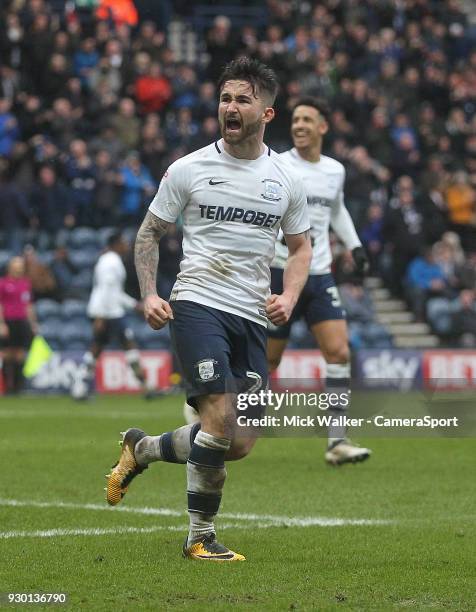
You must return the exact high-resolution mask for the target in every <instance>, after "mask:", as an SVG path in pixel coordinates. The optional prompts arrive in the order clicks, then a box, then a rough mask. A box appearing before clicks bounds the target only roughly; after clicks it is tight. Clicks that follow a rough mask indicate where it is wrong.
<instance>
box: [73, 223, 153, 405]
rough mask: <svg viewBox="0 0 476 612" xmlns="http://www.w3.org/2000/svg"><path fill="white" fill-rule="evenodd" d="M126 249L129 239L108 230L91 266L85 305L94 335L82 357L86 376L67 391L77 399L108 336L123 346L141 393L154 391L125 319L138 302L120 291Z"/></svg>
mask: <svg viewBox="0 0 476 612" xmlns="http://www.w3.org/2000/svg"><path fill="white" fill-rule="evenodd" d="M128 250H129V243H128V242H127V241H126V240H125V239H124V237H123V236H122V235H121V234H120V233H119V232H117V233H114V234H112V235H111V236H110V237H109V239H108V248H107V250H106V252H105V253H103V254H102V255H101V256H100V257H99V259H98V261H97V263H96V266H95V268H94V275H93V289H92V292H91V296H90V298H89V303H88V308H87V313H88V316H89V317H90V319H91V320H92V324H93V336H94V338H93V342H92V345H91V348H90V349H89V351H87V352H86V353H85V354H84V357H83V367H84V369H85V373H86V376H85V377H84V378H83V377H77V379H76V380H75V381H74V383H73V386H72V387H71V395H72V396H73V397H74V398H75V399H77V400H84V399H87V397H88V395H89V389H90V386H91V381H92V379H93V377H94V373H95V371H96V361H97V359H98V358H99V356H100V354H101V353H102V351H103V349H104V347H105V346H106V345H107V344H108V343H109V342H110V341H111V340H117V341H118V342H119V343H120V344H121V346H122V348H123V349H124V350H125V355H126V361H127V364H128V365H129V367H130V368H131V370H132V372H133V373H134V375H135V376H136V378H137V379H138V381H139V382H140V384H141V386H142V388H143V391H144V397H145V398H146V399H152V398H153V397H155V395H156V392H155V391H154V390H153V389H152V388H150V387H149V386H148V384H147V378H146V374H145V371H144V369H143V368H142V366H141V364H140V359H139V350H138V348H137V344H136V342H135V340H134V334H133V331H132V330H131V329H130V328H129V327H127V324H126V321H125V315H126V312H127V311H129V310H133V309H134V308H136V307H137V306H138V302H137V300H135V299H134V298H133V297H131V296H130V295H128V294H127V293H126V292H125V291H124V284H125V282H126V268H125V266H124V263H123V261H122V257H123V256H125V254H126V253H127V252H128Z"/></svg>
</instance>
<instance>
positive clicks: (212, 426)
mask: <svg viewBox="0 0 476 612" xmlns="http://www.w3.org/2000/svg"><path fill="white" fill-rule="evenodd" d="M197 402H198V407H199V413H200V421H201V423H202V430H203V431H205V432H207V433H211V434H213V435H215V436H219V437H227V436H226V434H227V419H226V412H227V399H226V395H225V394H224V393H217V394H211V395H206V396H203V397H200V398H198V400H197ZM230 409H231V408H230ZM230 437H231V436H230Z"/></svg>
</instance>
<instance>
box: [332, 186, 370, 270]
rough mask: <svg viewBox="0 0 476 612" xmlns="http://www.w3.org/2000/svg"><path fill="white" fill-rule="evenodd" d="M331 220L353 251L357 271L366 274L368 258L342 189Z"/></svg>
mask: <svg viewBox="0 0 476 612" xmlns="http://www.w3.org/2000/svg"><path fill="white" fill-rule="evenodd" d="M330 221H331V227H332V229H333V230H334V232H335V233H336V234H337V236H338V237H339V238H340V239H341V240H342V242H343V243H344V244H345V246H346V248H347V249H349V251H351V252H352V257H353V259H354V263H355V267H356V271H357V272H358V273H359V274H364V273H365V272H366V271H367V268H368V258H367V255H366V253H365V249H364V247H363V246H362V243H361V242H360V238H359V237H358V235H357V232H356V230H355V227H354V222H353V221H352V217H351V216H350V214H349V211H348V210H347V208H346V207H345V204H344V193H343V191H342V190H341V191H340V192H339V195H338V197H337V201H336V202H335V205H334V206H333V207H332V209H331V219H330Z"/></svg>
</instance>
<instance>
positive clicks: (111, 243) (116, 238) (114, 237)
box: [107, 232, 123, 249]
mask: <svg viewBox="0 0 476 612" xmlns="http://www.w3.org/2000/svg"><path fill="white" fill-rule="evenodd" d="M122 238H123V234H122V233H121V232H113V233H112V234H111V235H110V236H108V239H107V246H108V248H109V249H112V248H114V247H115V246H116V245H117V244H118V243H119V242H120V241H121V240H122Z"/></svg>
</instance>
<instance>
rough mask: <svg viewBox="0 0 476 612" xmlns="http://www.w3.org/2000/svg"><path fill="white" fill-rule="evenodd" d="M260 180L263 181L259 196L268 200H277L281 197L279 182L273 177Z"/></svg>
mask: <svg viewBox="0 0 476 612" xmlns="http://www.w3.org/2000/svg"><path fill="white" fill-rule="evenodd" d="M261 182H262V183H264V192H263V193H262V194H261V197H262V198H264V199H265V200H269V201H270V202H279V200H280V199H281V187H282V185H281V183H280V182H279V181H275V180H274V179H263V180H262V181H261Z"/></svg>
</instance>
